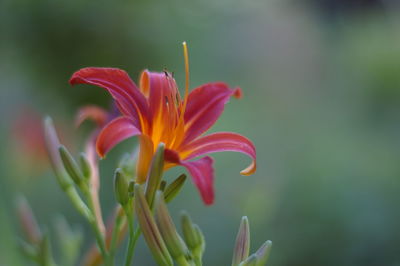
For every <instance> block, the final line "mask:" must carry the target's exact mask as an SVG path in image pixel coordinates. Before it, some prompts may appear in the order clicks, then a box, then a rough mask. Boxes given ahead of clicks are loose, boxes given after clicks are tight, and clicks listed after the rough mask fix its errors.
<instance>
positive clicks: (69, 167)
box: [58, 145, 84, 186]
mask: <svg viewBox="0 0 400 266" xmlns="http://www.w3.org/2000/svg"><path fill="white" fill-rule="evenodd" d="M58 151H59V152H60V156H61V160H62V162H63V164H64V167H65V170H66V171H67V173H68V174H69V176H70V177H71V178H72V180H73V181H74V182H75V184H77V185H78V186H79V185H80V184H81V183H82V180H83V178H84V177H83V174H82V171H81V169H79V166H78V164H77V163H76V161H75V160H74V158H73V157H72V155H71V154H70V153H69V151H68V150H67V148H65V147H64V145H60V147H59V148H58Z"/></svg>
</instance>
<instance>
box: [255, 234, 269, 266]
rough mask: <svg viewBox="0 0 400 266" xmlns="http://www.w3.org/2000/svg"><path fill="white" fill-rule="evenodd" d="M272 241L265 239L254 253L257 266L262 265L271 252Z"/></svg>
mask: <svg viewBox="0 0 400 266" xmlns="http://www.w3.org/2000/svg"><path fill="white" fill-rule="evenodd" d="M271 248H272V242H271V241H270V240H268V241H266V242H265V243H264V244H263V245H262V246H261V247H260V248H259V249H258V250H257V252H256V253H255V254H256V256H257V266H264V265H265V264H266V263H267V261H268V258H269V254H270V253H271Z"/></svg>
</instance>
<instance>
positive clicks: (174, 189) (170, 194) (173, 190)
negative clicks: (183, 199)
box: [164, 174, 186, 203]
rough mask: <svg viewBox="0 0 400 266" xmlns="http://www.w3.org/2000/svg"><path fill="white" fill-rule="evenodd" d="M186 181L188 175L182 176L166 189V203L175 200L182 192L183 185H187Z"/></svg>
mask: <svg viewBox="0 0 400 266" xmlns="http://www.w3.org/2000/svg"><path fill="white" fill-rule="evenodd" d="M185 181H186V175H185V174H181V175H180V176H179V177H178V178H177V179H175V180H174V182H172V183H171V184H169V185H168V186H167V188H166V189H165V193H164V196H165V202H167V203H169V202H170V201H171V200H173V199H174V198H175V197H176V196H177V195H178V194H179V192H180V191H181V189H182V187H183V184H185Z"/></svg>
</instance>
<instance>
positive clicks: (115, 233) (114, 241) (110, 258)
mask: <svg viewBox="0 0 400 266" xmlns="http://www.w3.org/2000/svg"><path fill="white" fill-rule="evenodd" d="M123 218H124V217H123V215H120V214H119V213H118V212H117V214H116V217H115V224H114V227H113V231H112V236H111V244H110V248H109V255H108V264H109V265H113V260H114V257H115V252H116V248H117V242H118V234H119V233H120V228H121V224H122V221H123Z"/></svg>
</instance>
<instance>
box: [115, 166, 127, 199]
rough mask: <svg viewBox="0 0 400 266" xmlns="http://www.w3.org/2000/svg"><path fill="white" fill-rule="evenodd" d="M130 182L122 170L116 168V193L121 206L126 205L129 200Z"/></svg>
mask: <svg viewBox="0 0 400 266" xmlns="http://www.w3.org/2000/svg"><path fill="white" fill-rule="evenodd" d="M128 190H129V184H128V180H126V177H125V176H124V174H123V173H122V170H121V169H120V168H118V169H117V170H115V174H114V193H115V197H116V199H117V202H118V203H119V204H121V206H125V205H126V204H127V203H128V201H129V191H128Z"/></svg>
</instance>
